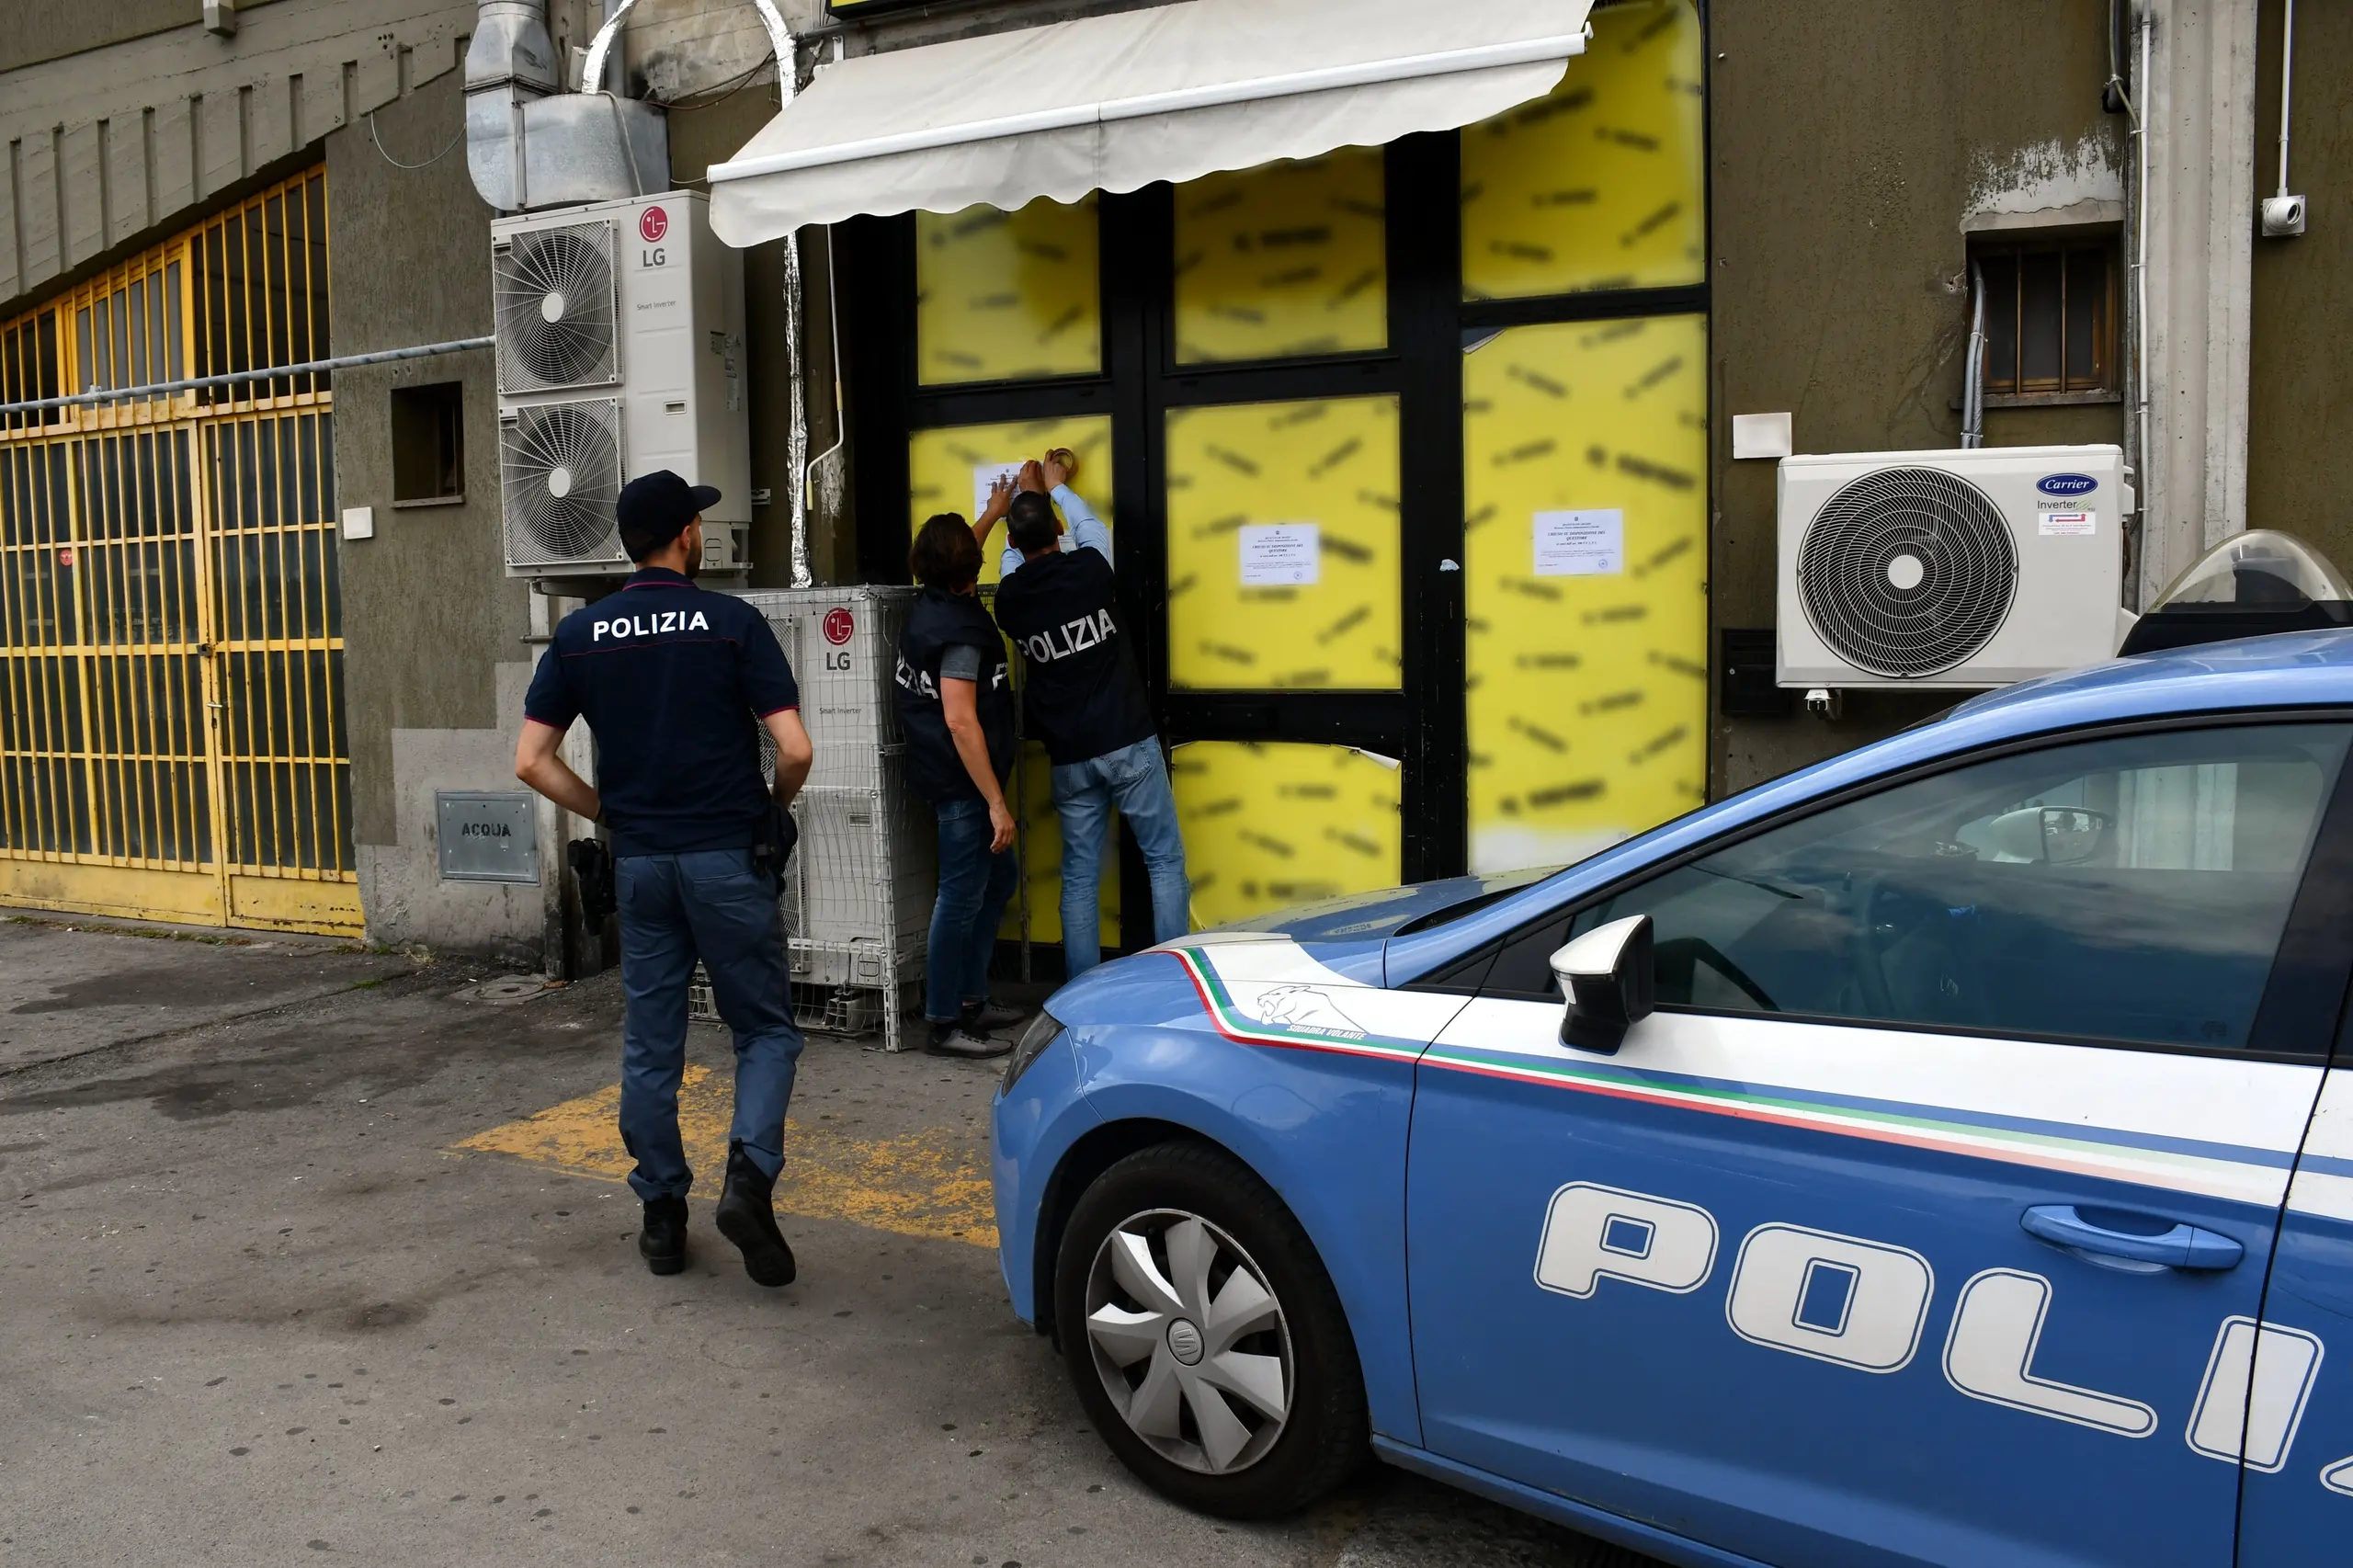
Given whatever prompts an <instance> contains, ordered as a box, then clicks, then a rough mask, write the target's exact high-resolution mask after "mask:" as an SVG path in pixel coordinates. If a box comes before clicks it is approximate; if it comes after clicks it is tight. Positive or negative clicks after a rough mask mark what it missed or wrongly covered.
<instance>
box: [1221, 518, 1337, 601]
mask: <svg viewBox="0 0 2353 1568" xmlns="http://www.w3.org/2000/svg"><path fill="white" fill-rule="evenodd" d="M1241 534H1242V585H1243V586H1244V587H1245V588H1296V587H1304V586H1306V585H1309V584H1311V583H1313V582H1314V581H1316V579H1317V578H1318V577H1319V576H1320V575H1321V574H1322V570H1323V565H1324V548H1323V543H1324V541H1323V528H1322V527H1321V526H1320V525H1319V524H1315V523H1251V524H1245V526H1244V527H1243V528H1242V530H1241Z"/></svg>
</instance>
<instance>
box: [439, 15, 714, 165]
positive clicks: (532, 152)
mask: <svg viewBox="0 0 2353 1568" xmlns="http://www.w3.org/2000/svg"><path fill="white" fill-rule="evenodd" d="M466 167H467V170H468V172H469V173H471V174H472V176H473V181H474V188H475V189H476V190H478V191H480V192H481V193H482V199H483V200H484V201H487V202H488V203H490V205H491V206H492V207H494V208H495V209H497V210H499V211H502V212H523V211H529V210H537V209H540V208H545V207H569V206H574V205H576V204H579V203H582V202H588V201H616V200H621V199H627V198H630V197H634V196H645V195H649V194H651V193H653V192H654V191H660V190H667V189H668V188H669V187H670V132H669V126H668V123H667V122H666V121H665V119H663V115H662V111H661V109H660V108H657V107H655V106H654V105H653V104H649V103H645V102H642V101H640V100H638V99H634V98H620V97H613V96H612V95H611V94H609V93H567V92H564V91H563V81H562V78H561V75H560V74H559V72H558V70H557V65H556V58H555V46H554V44H553V43H552V42H551V41H550V40H549V38H548V29H547V23H546V20H545V18H544V17H543V15H542V10H541V6H540V0H482V6H481V10H480V12H479V15H478V20H477V23H476V27H475V31H474V38H473V42H472V45H471V46H470V47H469V48H468V49H467V51H466Z"/></svg>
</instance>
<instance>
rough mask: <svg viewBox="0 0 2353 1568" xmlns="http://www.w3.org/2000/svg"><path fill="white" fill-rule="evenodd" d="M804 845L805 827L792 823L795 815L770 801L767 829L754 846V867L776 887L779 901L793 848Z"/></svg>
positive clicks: (782, 894) (777, 803) (775, 802)
mask: <svg viewBox="0 0 2353 1568" xmlns="http://www.w3.org/2000/svg"><path fill="white" fill-rule="evenodd" d="M800 842H801V825H800V824H798V823H796V822H794V821H793V820H792V812H790V811H789V810H787V809H786V808H785V807H784V806H783V805H782V804H781V803H779V802H778V801H774V800H770V801H769V802H768V823H767V831H766V832H765V833H763V834H762V835H761V836H760V841H759V842H758V843H757V844H755V845H753V846H752V866H753V869H756V870H758V871H760V872H761V873H762V874H764V875H765V876H767V879H768V881H771V882H774V883H775V884H776V896H777V897H779V898H782V897H783V896H784V869H785V866H786V865H787V863H788V862H790V860H791V858H792V850H793V846H795V845H797V844H799V843H800Z"/></svg>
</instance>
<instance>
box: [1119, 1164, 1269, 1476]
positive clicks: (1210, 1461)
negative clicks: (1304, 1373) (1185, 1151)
mask: <svg viewBox="0 0 2353 1568" xmlns="http://www.w3.org/2000/svg"><path fill="white" fill-rule="evenodd" d="M1086 1337H1087V1342H1088V1345H1089V1346H1090V1347H1091V1348H1092V1350H1093V1351H1094V1354H1095V1370H1096V1372H1097V1374H1098V1375H1099V1376H1101V1378H1102V1380H1103V1391H1104V1392H1106V1393H1108V1394H1109V1395H1110V1396H1111V1405H1112V1408H1113V1409H1115V1410H1117V1411H1118V1412H1119V1413H1120V1418H1121V1419H1122V1420H1124V1421H1126V1422H1127V1424H1128V1426H1129V1427H1130V1428H1131V1429H1132V1430H1133V1431H1134V1433H1135V1434H1136V1436H1137V1437H1142V1439H1143V1440H1144V1441H1145V1442H1147V1443H1149V1444H1151V1445H1152V1447H1153V1449H1154V1451H1155V1452H1157V1453H1158V1454H1159V1455H1160V1456H1161V1457H1162V1458H1164V1459H1165V1460H1169V1461H1170V1462H1172V1463H1175V1464H1180V1465H1183V1466H1184V1467H1185V1468H1186V1469H1188V1470H1197V1471H1206V1472H1207V1473H1209V1474H1211V1475H1223V1474H1227V1473H1230V1472H1232V1471H1238V1470H1247V1469H1248V1468H1249V1467H1250V1466H1252V1465H1254V1464H1256V1463H1257V1462H1258V1461H1259V1460H1262V1459H1264V1458H1265V1457H1266V1455H1267V1449H1271V1448H1273V1447H1274V1446H1275V1439H1276V1438H1278V1437H1280V1436H1281V1435H1282V1429H1283V1422H1284V1419H1285V1418H1286V1417H1287V1416H1288V1415H1290V1396H1291V1387H1292V1371H1291V1352H1290V1328H1289V1326H1288V1325H1287V1324H1285V1322H1284V1320H1283V1309H1282V1303H1281V1302H1279V1301H1276V1300H1275V1296H1274V1292H1273V1291H1272V1290H1268V1289H1267V1277H1266V1275H1265V1273H1264V1272H1263V1271H1262V1270H1261V1269H1260V1268H1259V1267H1258V1266H1257V1264H1256V1263H1255V1262H1253V1261H1252V1260H1251V1257H1250V1255H1249V1254H1248V1253H1246V1252H1244V1251H1243V1250H1242V1248H1241V1246H1240V1245H1239V1244H1237V1243H1236V1242H1235V1241H1234V1239H1233V1237H1232V1236H1229V1235H1227V1234H1226V1233H1224V1232H1223V1231H1221V1230H1219V1229H1218V1228H1217V1227H1216V1226H1215V1225H1212V1224H1211V1223H1210V1222H1209V1221H1207V1220H1204V1219H1202V1218H1201V1217H1200V1216H1199V1215H1198V1214H1188V1213H1185V1212H1183V1211H1182V1210H1174V1209H1155V1210H1150V1211H1148V1212H1146V1213H1142V1214H1138V1215H1135V1216H1133V1217H1131V1218H1130V1219H1128V1220H1126V1221H1122V1222H1121V1223H1120V1225H1119V1226H1118V1227H1117V1228H1116V1229H1114V1230H1113V1231H1112V1232H1111V1233H1110V1234H1109V1235H1108V1236H1106V1237H1105V1238H1104V1239H1103V1244H1102V1246H1101V1247H1100V1248H1098V1249H1097V1252H1096V1254H1095V1266H1094V1267H1093V1268H1092V1269H1091V1270H1090V1271H1089V1273H1088V1276H1087V1280H1086Z"/></svg>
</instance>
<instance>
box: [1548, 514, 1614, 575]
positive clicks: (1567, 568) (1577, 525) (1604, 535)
mask: <svg viewBox="0 0 2353 1568" xmlns="http://www.w3.org/2000/svg"><path fill="white" fill-rule="evenodd" d="M1624 570H1626V513H1625V511H1624V509H1623V508H1621V507H1618V506H1603V507H1597V508H1591V509H1587V510H1583V511H1573V512H1539V513H1537V514H1536V574H1537V575H1538V576H1539V577H1604V576H1613V575H1615V574H1618V573H1620V572H1623V571H1624Z"/></svg>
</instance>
